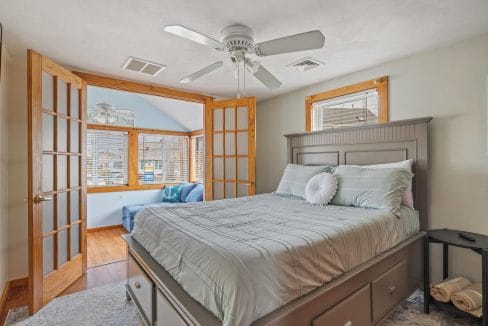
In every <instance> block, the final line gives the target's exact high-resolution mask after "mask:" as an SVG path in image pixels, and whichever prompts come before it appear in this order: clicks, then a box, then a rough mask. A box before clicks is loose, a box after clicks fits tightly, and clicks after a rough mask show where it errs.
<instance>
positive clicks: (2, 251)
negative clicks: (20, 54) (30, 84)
mask: <svg viewBox="0 0 488 326" xmlns="http://www.w3.org/2000/svg"><path fill="white" fill-rule="evenodd" d="M8 60H9V55H8V53H7V51H6V48H5V46H3V47H2V62H1V63H0V64H1V69H0V70H1V76H0V293H2V291H3V289H4V286H5V283H6V282H7V281H8V220H7V217H8V137H7V136H8V129H7V128H8V127H7V126H8V123H7V121H8V115H7V112H8V98H7V94H8V88H7V86H8V79H7V77H8V70H7V69H8V66H7V62H8Z"/></svg>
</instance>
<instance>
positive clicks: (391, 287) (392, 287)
mask: <svg viewBox="0 0 488 326" xmlns="http://www.w3.org/2000/svg"><path fill="white" fill-rule="evenodd" d="M396 289H397V287H396V286H394V285H392V286H390V287H389V288H388V293H390V294H392V293H393V292H395V291H396Z"/></svg>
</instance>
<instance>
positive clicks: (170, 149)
mask: <svg viewBox="0 0 488 326" xmlns="http://www.w3.org/2000/svg"><path fill="white" fill-rule="evenodd" d="M188 142H189V137H187V136H173V135H158V134H149V133H139V137H138V145H139V146H138V147H139V158H138V162H139V165H138V170H139V184H160V183H180V182H184V181H188V179H189V161H188V159H189V157H188V155H189V152H188V150H189V149H188V145H189V144H188Z"/></svg>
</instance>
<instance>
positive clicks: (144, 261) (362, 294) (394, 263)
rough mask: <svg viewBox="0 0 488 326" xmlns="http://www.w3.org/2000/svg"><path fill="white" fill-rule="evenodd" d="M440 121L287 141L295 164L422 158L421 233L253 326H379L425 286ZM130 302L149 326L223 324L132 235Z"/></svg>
mask: <svg viewBox="0 0 488 326" xmlns="http://www.w3.org/2000/svg"><path fill="white" fill-rule="evenodd" d="M431 119H432V118H421V119H413V120H403V121H395V122H390V123H386V124H380V125H370V126H360V127H351V128H341V129H334V130H324V131H319V132H311V133H300V134H290V135H286V138H287V141H288V162H291V163H299V164H309V165H318V164H327V165H339V164H355V165H366V164H378V163H391V162H398V161H401V160H406V159H414V174H415V177H414V180H413V191H414V202H415V207H416V209H417V210H418V211H419V215H420V228H421V231H420V232H419V233H417V234H415V235H413V236H411V237H410V238H408V239H406V240H405V241H403V242H402V243H400V244H398V245H397V246H395V247H393V248H392V249H390V250H388V251H386V252H384V253H382V254H380V255H378V256H376V257H375V258H373V259H371V260H369V261H367V262H365V263H363V264H361V265H359V266H357V267H356V268H354V269H352V270H350V271H348V272H346V273H345V274H343V275H341V276H339V277H337V278H335V279H334V280H332V281H330V282H328V283H326V284H325V285H323V286H322V287H320V288H317V289H316V290H314V291H312V292H311V293H309V294H307V295H305V296H303V297H300V298H298V299H296V300H294V301H292V302H290V303H288V304H286V305H284V306H282V307H280V308H278V309H277V310H275V311H273V312H271V313H269V314H268V315H266V316H264V317H262V318H260V319H258V320H256V321H255V322H253V324H252V325H253V326H264V325H266V326H271V325H280V326H281V325H290V326H292V325H312V326H325V325H327V326H334V325H340V326H343V325H345V326H354V325H361V326H362V325H376V324H378V323H380V322H381V321H383V320H384V319H385V318H386V317H387V316H388V314H389V313H390V312H391V311H392V310H393V309H394V308H395V307H396V306H397V305H398V304H399V303H401V302H402V301H403V300H404V299H405V298H406V297H408V296H409V295H410V294H411V293H413V292H414V291H415V290H416V289H418V288H419V287H420V285H421V284H422V277H423V273H422V264H423V259H422V252H423V249H422V248H423V246H422V245H423V236H424V234H425V230H426V229H427V227H428V177H427V173H428V123H429V122H430V121H431ZM124 239H125V241H126V243H127V250H128V260H127V275H128V278H127V285H126V289H127V298H128V299H132V300H133V301H134V303H135V304H136V305H137V308H138V310H139V312H140V314H141V316H142V318H143V319H144V321H145V322H146V324H148V325H168V326H179V325H202V326H212V325H221V322H220V321H219V320H218V319H217V318H216V317H215V316H214V315H213V314H212V313H211V312H209V311H208V310H207V309H206V308H205V307H203V306H202V305H201V304H199V303H198V302H196V301H195V300H194V299H193V298H191V297H190V296H189V295H188V294H187V293H186V292H185V291H184V290H183V289H182V288H181V286H180V285H179V284H178V283H177V282H176V281H175V280H174V279H173V278H172V277H171V276H170V274H169V273H168V272H166V271H165V270H164V268H162V267H161V266H160V265H159V264H158V263H157V262H156V261H155V260H154V259H153V258H152V257H151V256H150V255H149V253H148V252H147V251H146V250H145V249H144V248H143V247H142V246H141V245H140V244H139V243H137V241H135V240H134V239H132V238H131V236H130V235H126V236H124Z"/></svg>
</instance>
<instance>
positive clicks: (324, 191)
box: [305, 173, 337, 206]
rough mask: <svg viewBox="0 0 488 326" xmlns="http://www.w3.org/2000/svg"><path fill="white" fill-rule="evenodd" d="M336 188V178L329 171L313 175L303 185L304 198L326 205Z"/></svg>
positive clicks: (310, 201)
mask: <svg viewBox="0 0 488 326" xmlns="http://www.w3.org/2000/svg"><path fill="white" fill-rule="evenodd" d="M336 190H337V179H336V178H335V177H334V176H333V175H332V174H330V173H320V174H317V175H314V176H313V177H312V178H311V179H310V180H308V182H307V186H306V187H305V199H306V200H307V201H308V202H309V203H311V204H314V205H324V206H325V205H327V204H328V203H329V201H330V200H331V199H332V197H334V195H335V193H336Z"/></svg>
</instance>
